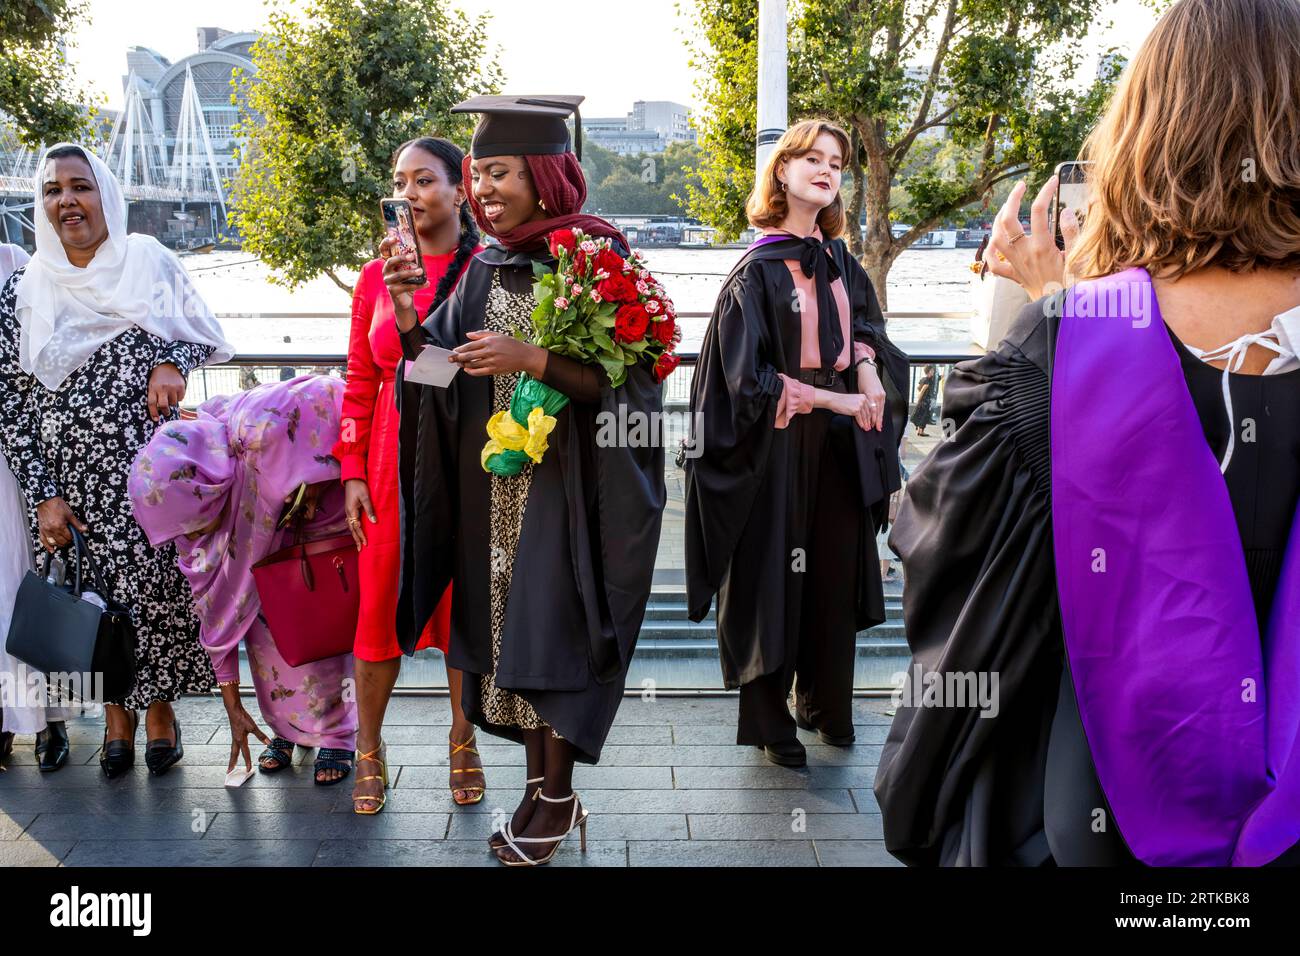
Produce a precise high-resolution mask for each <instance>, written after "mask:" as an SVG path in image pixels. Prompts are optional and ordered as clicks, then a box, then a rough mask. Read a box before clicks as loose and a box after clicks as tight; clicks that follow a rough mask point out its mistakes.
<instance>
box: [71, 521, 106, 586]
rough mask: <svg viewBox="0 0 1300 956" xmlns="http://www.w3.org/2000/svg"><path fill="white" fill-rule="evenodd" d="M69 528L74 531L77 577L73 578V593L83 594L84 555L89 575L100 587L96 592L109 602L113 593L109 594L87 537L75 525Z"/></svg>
mask: <svg viewBox="0 0 1300 956" xmlns="http://www.w3.org/2000/svg"><path fill="white" fill-rule="evenodd" d="M68 530H69V531H71V532H72V544H73V552H74V555H75V557H74V564H75V565H76V571H75V577H74V578H73V580H74V582H75V584H74V591H73V593H74V594H76V595H77V596H78V597H80V596H81V582H82V574H81V562H82V558H83V556H84V558H85V562H86V567H87V569H88V570H89V571H90V575H89V577H90V578H91V580H92V581H93V583H94V585H95V587H97V588H98V589H99V590H98V591H97V592H96V593H97V594H99V596H100V597H102V598H103V599H104V602H105V603H107V602H108V601H110V600H111V599H112V595H111V594H109V593H108V590H107V589H106V588H105V587H104V578H103V577H102V576H101V575H100V573H99V566H98V565H96V564H95V558H94V556H93V555H92V554H91V553H90V545H88V544H86V539H85V538H83V537H82V536H81V532H80V531H78V530H77V529H76V528H75V527H73V526H72V525H68Z"/></svg>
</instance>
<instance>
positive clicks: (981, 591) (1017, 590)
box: [875, 300, 1300, 866]
mask: <svg viewBox="0 0 1300 956" xmlns="http://www.w3.org/2000/svg"><path fill="white" fill-rule="evenodd" d="M1060 311H1061V310H1060V309H1059V308H1044V304H1043V300H1039V301H1038V302H1032V303H1030V304H1029V305H1027V306H1025V307H1024V309H1023V310H1022V311H1021V312H1020V314H1019V316H1018V317H1017V319H1016V321H1015V322H1014V323H1013V325H1012V326H1011V328H1010V329H1009V330H1008V333H1007V336H1006V338H1004V339H1003V341H1002V342H1001V343H1000V344H999V345H998V346H997V348H996V349H993V350H991V351H989V352H987V353H986V354H985V355H983V356H982V357H980V358H978V359H973V360H971V361H968V362H962V363H960V364H958V365H957V366H955V367H954V369H953V371H952V374H951V375H949V376H948V379H947V383H946V388H945V390H944V395H943V413H944V419H945V420H946V421H952V422H954V423H955V426H956V430H955V432H953V434H952V435H951V437H950V438H949V439H948V440H945V441H943V442H941V443H940V444H939V445H938V446H937V447H936V448H935V450H934V451H933V452H931V454H930V456H929V457H928V458H927V459H926V460H925V461H924V462H923V463H922V464H921V466H920V467H919V468H918V469H917V470H916V471H915V472H914V473H913V475H912V479H911V480H910V481H909V482H908V485H907V494H906V497H905V498H904V500H903V503H902V506H901V507H900V508H899V511H898V517H897V520H896V521H895V523H894V529H893V531H892V532H891V534H890V537H889V545H890V547H891V548H892V549H893V550H894V552H895V553H896V554H898V556H899V558H900V559H901V561H902V563H903V566H904V569H905V571H906V581H907V586H906V588H905V589H904V592H903V615H904V620H905V623H906V627H907V641H908V644H909V646H910V647H911V650H912V663H911V665H910V666H909V671H913V670H914V669H915V668H917V667H920V668H922V671H923V672H926V673H928V672H932V671H944V672H961V673H974V674H982V673H997V675H998V693H997V700H998V711H997V715H996V716H995V717H992V718H990V717H981V716H979V714H978V713H977V711H976V710H975V709H974V708H962V707H924V706H921V707H917V706H914V705H913V704H912V703H911V702H909V701H908V700H906V699H905V700H904V701H903V703H902V705H901V706H900V707H899V708H898V711H897V714H896V716H895V717H894V721H893V724H892V726H891V727H890V730H889V735H888V738H887V739H886V741H885V745H884V747H883V749H882V752H881V756H880V765H879V770H878V771H877V775H876V781H875V795H876V800H877V802H878V803H879V804H880V808H881V813H882V819H883V825H884V836H885V846H886V848H887V849H888V850H889V851H890V852H891V853H892V854H893V855H894V856H896V857H897V858H898V859H900V860H902V861H903V862H905V863H908V864H912V865H944V866H1000V865H1001V866H1006V865H1015V866H1038V865H1051V864H1054V863H1057V864H1064V865H1088V866H1098V865H1100V866H1124V865H1136V861H1135V859H1134V858H1133V856H1132V854H1131V853H1130V852H1129V851H1128V849H1127V847H1126V846H1125V844H1124V841H1123V838H1122V836H1121V834H1119V832H1118V830H1117V828H1115V827H1111V828H1109V830H1108V831H1106V832H1105V833H1097V834H1094V833H1092V832H1091V829H1090V828H1088V827H1086V826H1080V825H1077V824H1075V825H1073V826H1072V829H1065V828H1064V827H1063V826H1062V824H1061V823H1060V821H1063V820H1070V821H1087V820H1090V819H1091V818H1090V816H1089V814H1090V813H1091V812H1093V811H1095V809H1097V808H1106V816H1107V818H1109V819H1113V818H1114V815H1113V813H1111V812H1110V810H1109V805H1108V804H1107V802H1106V798H1105V795H1104V794H1103V792H1102V790H1101V787H1100V784H1099V783H1098V780H1097V774H1096V770H1095V768H1094V766H1093V764H1092V757H1091V753H1090V751H1089V750H1088V744H1087V740H1086V738H1085V736H1084V733H1083V726H1082V723H1081V721H1080V718H1079V712H1078V707H1077V702H1076V700H1075V695H1074V688H1073V685H1072V683H1071V681H1070V678H1069V672H1068V669H1066V668H1064V666H1063V663H1064V636H1063V632H1062V628H1061V616H1060V604H1059V598H1058V595H1057V590H1056V564H1055V558H1054V552H1053V538H1052V506H1051V456H1050V444H1049V436H1048V423H1049V421H1050V415H1051V388H1050V381H1051V369H1052V361H1053V358H1054V349H1055V343H1056V336H1057V331H1058V329H1059V327H1060V318H1059V316H1060ZM1175 341H1176V340H1175ZM1179 354H1180V359H1181V362H1182V367H1183V372H1184V376H1185V377H1186V380H1187V385H1188V389H1189V391H1190V393H1191V396H1192V398H1193V400H1194V403H1195V405H1196V410H1197V414H1198V416H1199V417H1200V419H1201V424H1202V427H1203V429H1204V430H1205V434H1206V439H1207V441H1208V443H1209V445H1210V447H1211V448H1212V449H1213V450H1214V454H1215V456H1216V457H1217V456H1219V455H1220V454H1222V452H1223V450H1224V448H1225V447H1226V444H1227V415H1226V414H1225V412H1224V411H1223V405H1222V403H1223V398H1222V394H1221V380H1220V372H1219V371H1218V370H1217V369H1214V368H1211V367H1210V366H1208V365H1205V364H1204V363H1202V362H1201V361H1200V360H1198V359H1196V358H1195V357H1193V356H1192V355H1191V354H1190V353H1188V352H1187V351H1186V350H1185V349H1184V348H1183V347H1182V346H1179ZM1287 387H1288V385H1287V383H1284V382H1282V381H1275V382H1268V381H1264V380H1263V379H1262V378H1261V377H1258V376H1252V377H1249V378H1248V379H1247V380H1246V381H1245V382H1234V384H1233V402H1234V406H1235V409H1236V414H1237V415H1238V416H1247V415H1261V416H1262V415H1265V414H1267V415H1268V416H1270V417H1271V418H1273V419H1274V420H1276V421H1279V422H1282V423H1283V424H1282V425H1280V426H1278V427H1277V428H1275V429H1271V430H1270V432H1269V436H1268V437H1269V439H1270V440H1275V439H1278V436H1285V437H1284V438H1282V439H1281V440H1282V441H1286V442H1290V443H1291V447H1292V450H1291V451H1290V452H1289V453H1287V452H1283V453H1282V454H1280V455H1279V454H1276V452H1270V454H1271V455H1272V459H1271V460H1272V462H1273V464H1272V465H1271V466H1270V467H1269V468H1268V469H1265V470H1258V469H1257V468H1256V467H1255V466H1256V465H1257V464H1258V462H1259V460H1260V459H1259V458H1258V457H1255V456H1256V455H1257V454H1258V453H1257V452H1255V451H1254V449H1255V448H1257V447H1263V446H1251V449H1250V450H1248V451H1246V453H1245V454H1242V455H1240V456H1238V455H1234V458H1233V462H1232V464H1231V465H1230V467H1229V469H1228V472H1227V475H1226V476H1225V478H1226V480H1227V484H1228V488H1229V491H1230V495H1231V498H1232V502H1233V508H1234V513H1235V514H1236V515H1237V519H1238V523H1239V530H1240V531H1241V533H1242V540H1243V546H1244V548H1245V554H1246V557H1247V570H1248V576H1249V578H1250V583H1251V589H1252V593H1253V594H1254V596H1255V598H1256V601H1257V602H1258V603H1259V605H1260V607H1261V611H1262V609H1264V608H1267V607H1269V606H1271V603H1272V599H1273V593H1274V589H1275V588H1276V586H1277V581H1278V574H1279V572H1280V568H1281V555H1282V549H1283V548H1284V547H1285V539H1286V533H1287V529H1288V528H1289V526H1290V516H1291V515H1292V514H1293V513H1294V509H1295V503H1296V496H1297V494H1298V493H1300V437H1297V436H1300V402H1297V401H1296V400H1295V398H1294V393H1292V394H1291V395H1290V396H1288V395H1287V394H1286V393H1285V391H1284V389H1286V388H1287ZM1261 393H1268V394H1271V395H1272V400H1271V401H1270V400H1268V399H1267V398H1266V397H1265V396H1264V395H1263V394H1261ZM1266 405H1267V406H1268V411H1267V412H1264V410H1263V408H1264V406H1266ZM1133 413H1134V414H1135V415H1140V414H1142V411H1141V409H1136V408H1135V409H1134V410H1133ZM1152 424H1153V427H1152V439H1151V440H1152V441H1159V440H1160V437H1159V433H1160V426H1159V423H1158V422H1153V423H1152ZM1238 447H1239V448H1242V447H1244V446H1242V445H1239V446H1238ZM1279 462H1282V463H1285V467H1281V466H1279V464H1278V463H1279ZM1054 821H1057V822H1054ZM1058 855H1059V856H1060V859H1058V858H1057V856H1058ZM1285 856H1287V857H1288V859H1287V860H1281V859H1279V860H1278V861H1276V862H1279V863H1290V864H1291V865H1294V864H1295V862H1297V852H1296V851H1295V850H1293V851H1290V852H1289V853H1288V854H1286V855H1285Z"/></svg>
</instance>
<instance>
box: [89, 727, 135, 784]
mask: <svg viewBox="0 0 1300 956" xmlns="http://www.w3.org/2000/svg"><path fill="white" fill-rule="evenodd" d="M139 726H140V714H139V713H138V712H137V711H134V710H133V711H131V738H130V739H129V740H121V739H119V740H109V739H108V728H107V727H105V728H104V746H103V747H102V748H101V749H100V751H99V766H100V768H101V769H103V771H104V776H106V777H107V778H108V779H109V780H112V779H114V778H115V777H120V776H121V775H122V774H124V773H126V772H127V771H128V770H130V769H131V768H132V767H134V766H135V732H136V728H138V727H139Z"/></svg>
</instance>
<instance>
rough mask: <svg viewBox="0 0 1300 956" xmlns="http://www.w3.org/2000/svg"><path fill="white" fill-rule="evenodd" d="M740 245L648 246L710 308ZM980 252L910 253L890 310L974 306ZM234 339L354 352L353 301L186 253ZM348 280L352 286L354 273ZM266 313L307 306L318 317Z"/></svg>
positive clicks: (931, 324)
mask: <svg viewBox="0 0 1300 956" xmlns="http://www.w3.org/2000/svg"><path fill="white" fill-rule="evenodd" d="M742 251H743V250H740V249H646V250H644V255H645V258H646V261H647V263H648V264H649V266H650V269H651V271H653V272H654V273H655V275H657V276H658V277H659V278H660V281H661V282H663V284H664V286H665V287H666V288H667V289H668V293H669V295H670V296H671V297H672V299H673V302H674V304H675V305H676V306H677V310H678V311H679V312H709V311H710V310H711V309H712V308H713V301H714V299H715V298H716V297H717V294H718V289H719V287H720V286H721V284H722V280H723V278H724V277H725V276H726V274H727V272H728V271H730V269H731V267H732V266H734V265H735V263H736V261H737V260H738V259H739V258H740V255H741V253H742ZM974 256H975V250H973V249H928V250H909V251H907V252H904V253H903V254H902V255H901V256H899V258H898V260H897V261H896V262H895V263H894V267H893V269H892V270H890V273H889V308H890V310H891V311H896V312H968V311H970V309H971V308H972V303H971V300H970V292H969V290H970V275H971V274H970V270H969V264H970V262H971V261H972V260H973V259H974ZM183 261H184V262H185V264H186V267H187V268H188V269H189V270H190V275H191V276H192V277H193V279H194V282H195V285H196V286H197V288H198V290H199V292H200V294H201V295H202V296H203V297H204V299H205V300H206V301H207V303H208V306H209V307H210V308H211V309H212V311H213V312H215V313H217V314H218V315H220V316H221V317H222V319H221V321H222V325H223V326H224V327H225V329H226V336H227V338H229V339H230V341H231V342H232V343H233V344H234V345H235V346H236V347H237V348H238V349H239V351H240V352H244V353H259V354H266V353H270V354H274V353H279V352H285V353H289V352H292V353H300V354H309V355H318V354H339V355H341V354H343V353H345V352H346V351H347V345H348V325H349V318H348V315H349V310H350V307H351V299H350V296H349V294H347V293H345V292H344V291H343V290H341V289H340V288H339V287H338V286H337V285H335V284H334V283H333V282H332V281H331V280H330V279H329V278H327V277H322V278H318V279H314V280H312V281H311V282H309V283H307V284H306V285H303V286H299V287H298V288H297V289H296V290H293V291H290V290H289V289H286V288H284V287H283V286H279V285H276V284H274V283H273V282H272V281H271V271H270V270H269V269H268V268H267V267H266V266H265V265H263V264H262V263H261V262H259V261H257V260H255V259H253V257H251V256H250V255H248V254H247V253H243V252H237V251H235V252H214V253H209V254H207V255H198V256H190V257H187V258H185V259H184V260H183ZM341 278H342V279H344V280H345V281H347V282H348V283H351V282H352V281H354V280H355V278H356V275H355V273H345V274H343V275H342V276H341ZM267 313H307V314H309V315H310V316H312V317H309V318H280V317H271V316H268V315H267ZM706 323H707V319H704V318H697V319H689V318H688V319H683V320H682V322H681V325H682V333H683V339H682V346H681V348H682V350H683V351H695V350H696V349H697V347H698V346H699V342H700V338H701V337H702V335H703V333H704V327H705V324H706ZM969 328H970V326H969V323H968V322H967V320H965V319H903V318H895V319H891V320H890V323H889V331H890V336H891V337H892V338H893V339H894V340H895V341H917V340H927V341H942V342H967V341H969V339H970V332H969Z"/></svg>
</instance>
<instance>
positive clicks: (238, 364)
mask: <svg viewBox="0 0 1300 956" xmlns="http://www.w3.org/2000/svg"><path fill="white" fill-rule="evenodd" d="M886 316H887V317H888V318H951V319H962V320H965V319H969V315H968V314H967V313H961V312H955V313H934V312H926V313H908V312H898V313H893V312H891V313H886ZM258 317H259V318H268V319H275V318H280V319H290V318H292V319H305V318H320V319H323V320H334V319H347V318H350V315H349V314H348V313H337V314H328V315H321V314H312V315H304V314H300V313H261V314H259V316H258ZM679 317H680V318H702V317H707V313H679ZM895 344H897V345H898V346H899V347H900V348H901V349H902V350H903V351H904V352H905V353H906V354H907V355H908V358H909V361H910V364H911V367H912V375H911V381H910V382H909V385H908V404H909V414H910V411H911V409H912V405H913V402H914V398H915V392H916V381H917V379H918V377H919V375H918V373H919V371H920V369H921V368H922V367H923V366H926V365H935V366H936V367H937V368H938V369H939V371H940V375H941V381H946V379H947V376H948V373H949V371H950V370H951V366H952V365H953V364H954V363H957V362H961V361H965V360H966V359H969V358H972V357H976V356H978V355H980V354H983V350H982V349H980V348H978V347H977V346H975V345H973V344H972V345H962V344H960V343H953V342H933V341H910V342H909V341H902V342H896V343H895ZM680 354H681V357H682V364H681V367H680V368H679V369H678V371H677V372H675V373H674V374H673V375H672V376H671V377H669V379H668V380H667V383H666V385H665V388H666V390H665V393H664V407H665V410H666V411H673V412H679V413H680V412H685V411H686V410H687V409H688V408H689V405H690V391H691V381H692V376H693V372H694V367H695V365H696V362H697V359H698V355H697V354H696V353H693V352H683V353H680ZM346 365H347V359H346V356H344V355H342V354H338V353H316V354H309V353H289V352H284V353H278V352H277V353H248V354H243V355H240V356H237V357H236V358H234V359H232V360H231V361H230V362H228V363H226V364H224V365H221V366H216V367H213V368H203V369H199V370H197V371H196V372H195V373H194V374H193V375H192V376H191V377H190V383H189V386H190V387H189V390H188V394H187V395H186V401H185V404H186V405H188V406H194V405H197V404H200V403H202V402H203V401H206V400H207V399H208V398H211V397H213V396H216V395H223V394H232V393H235V392H238V391H243V390H245V389H246V388H250V387H253V386H254V385H256V384H262V383H266V382H272V381H279V380H287V379H290V378H294V377H296V376H298V375H303V374H308V373H319V374H327V375H333V376H335V377H338V378H343V377H345V375H346ZM939 392H940V395H941V394H942V389H941V388H940V389H939ZM938 417H940V418H941V417H942V413H941V412H940V413H939V416H938ZM665 424H666V429H665V433H664V436H663V440H664V442H665V445H666V450H667V452H668V453H667V454H666V455H665V479H666V481H667V483H668V486H669V499H670V505H671V504H672V503H673V502H674V500H676V501H680V498H681V495H682V487H683V482H682V479H683V475H682V472H681V470H680V469H678V468H677V466H676V463H675V461H674V454H673V452H674V450H675V448H676V443H677V440H678V439H679V438H680V437H682V436H683V435H684V427H685V424H686V422H685V416H684V415H675V416H672V417H670V418H668V419H667V420H666V422H665ZM908 431H909V434H910V433H911V431H912V429H911V428H910V426H909V430H908ZM941 437H942V435H941V434H936V433H934V432H931V433H929V435H927V436H926V438H925V439H918V438H916V437H915V436H911V438H910V443H908V444H905V447H904V452H905V453H904V462H903V463H904V468H905V469H907V470H908V471H909V472H910V470H911V469H913V468H915V467H916V465H917V464H918V463H919V462H920V460H921V458H923V457H924V455H925V454H927V453H928V450H929V448H930V447H932V445H933V444H934V443H935V442H937V441H938V440H940V438H941ZM673 510H674V509H673V508H671V507H670V509H669V512H672V511H673ZM676 510H677V511H678V512H680V508H678V509H676ZM669 512H666V514H665V520H664V529H663V533H662V535H661V539H660V546H659V547H660V552H659V556H658V558H657V560H656V569H655V584H654V591H653V594H652V597H651V606H650V608H649V609H647V618H646V623H645V625H644V627H643V630H642V639H641V641H640V643H639V644H638V649H637V654H636V657H635V658H634V660H633V666H632V669H631V671H630V672H629V674H628V687H629V689H632V688H638V687H640V686H642V682H643V681H645V680H654V682H655V684H656V686H657V687H658V688H661V689H668V690H672V689H683V690H693V691H706V692H708V691H717V690H720V689H721V672H720V671H719V669H718V665H717V648H716V637H715V636H714V634H713V631H712V623H711V620H707V621H705V622H704V623H703V624H691V623H690V622H688V621H686V619H685V614H684V613H683V612H680V607H681V605H682V604H683V603H684V600H685V598H684V594H683V592H684V589H685V576H684V571H683V567H684V563H683V554H684V543H683V542H682V541H681V540H680V537H681V533H682V521H681V519H680V517H677V518H670V517H668V514H669ZM900 602H901V595H899V594H897V593H895V594H894V595H892V596H888V597H887V602H886V603H887V612H888V614H889V620H887V621H886V622H885V623H884V624H882V625H880V626H879V627H877V628H873V629H872V630H870V631H864V632H862V633H861V634H860V635H859V637H858V655H857V662H856V673H855V681H854V683H855V689H856V690H857V691H858V692H859V693H868V694H871V693H876V694H878V693H883V692H885V691H887V690H888V689H889V688H890V687H891V679H892V675H893V674H895V673H896V672H899V671H902V670H904V669H905V668H906V665H907V653H908V652H907V646H906V640H905V637H904V634H903V625H902V612H901V606H900ZM398 687H399V689H401V690H404V691H406V692H420V691H429V690H440V689H443V688H445V687H446V672H445V670H444V667H443V662H442V657H441V655H440V654H438V653H436V652H434V651H421V652H419V653H417V654H416V655H415V657H414V658H411V659H407V660H406V661H405V662H404V663H403V667H402V672H401V676H400V678H399V683H398Z"/></svg>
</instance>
